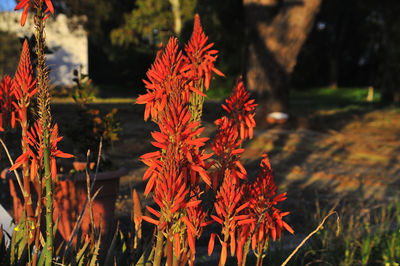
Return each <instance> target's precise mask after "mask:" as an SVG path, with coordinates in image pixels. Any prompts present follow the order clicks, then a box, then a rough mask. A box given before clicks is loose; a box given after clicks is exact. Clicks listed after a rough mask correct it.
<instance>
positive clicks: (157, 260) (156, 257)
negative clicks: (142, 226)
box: [153, 228, 164, 266]
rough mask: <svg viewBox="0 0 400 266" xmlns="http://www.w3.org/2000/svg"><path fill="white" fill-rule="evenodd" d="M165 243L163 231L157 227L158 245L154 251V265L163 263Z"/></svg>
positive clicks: (157, 265)
mask: <svg viewBox="0 0 400 266" xmlns="http://www.w3.org/2000/svg"><path fill="white" fill-rule="evenodd" d="M163 244H164V235H163V232H162V231H161V230H160V229H159V228H157V242H156V247H155V252H154V262H153V265H154V266H159V265H161V259H162V254H163V246H164V245H163Z"/></svg>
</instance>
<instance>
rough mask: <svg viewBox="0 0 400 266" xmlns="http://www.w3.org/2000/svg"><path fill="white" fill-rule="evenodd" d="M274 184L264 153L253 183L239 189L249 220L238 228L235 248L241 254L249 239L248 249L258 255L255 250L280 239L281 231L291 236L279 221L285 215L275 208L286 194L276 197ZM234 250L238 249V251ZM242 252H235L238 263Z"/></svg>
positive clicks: (281, 221) (283, 223)
mask: <svg viewBox="0 0 400 266" xmlns="http://www.w3.org/2000/svg"><path fill="white" fill-rule="evenodd" d="M276 189H277V186H276V184H275V181H274V178H273V174H272V169H271V165H270V163H269V159H268V156H267V154H264V155H263V159H262V160H261V163H260V171H259V173H258V175H257V179H256V180H255V181H254V183H251V184H250V183H246V184H245V185H244V186H243V200H244V202H246V203H248V204H249V205H248V208H246V213H247V214H248V215H249V217H251V218H252V219H253V221H252V223H249V224H246V225H244V226H243V227H242V228H240V235H241V237H240V238H239V239H238V248H239V249H240V250H241V251H242V248H243V246H244V245H245V242H246V240H247V239H248V238H249V237H251V247H252V249H253V251H254V252H258V251H259V250H257V249H258V248H259V247H260V249H261V247H263V246H264V243H265V242H268V239H269V237H271V238H272V240H273V241H275V240H276V238H278V239H280V237H281V233H282V230H283V229H286V230H287V231H288V232H290V233H292V234H293V233H294V231H293V229H292V228H291V227H290V226H289V225H288V224H287V223H286V222H285V221H283V219H282V218H283V217H284V216H286V215H288V214H289V212H282V211H280V210H279V209H278V208H276V205H277V204H278V203H279V202H281V201H284V200H286V193H282V194H279V195H276ZM239 249H238V250H239ZM242 255H243V254H242V253H238V254H237V257H238V261H239V262H240V261H241V260H242Z"/></svg>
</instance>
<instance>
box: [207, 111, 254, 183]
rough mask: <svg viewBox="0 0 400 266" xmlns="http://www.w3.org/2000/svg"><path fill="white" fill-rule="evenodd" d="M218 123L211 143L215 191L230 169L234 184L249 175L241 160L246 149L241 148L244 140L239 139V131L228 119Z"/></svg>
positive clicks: (219, 120)
mask: <svg viewBox="0 0 400 266" xmlns="http://www.w3.org/2000/svg"><path fill="white" fill-rule="evenodd" d="M216 123H217V125H218V131H217V135H216V136H215V138H214V140H213V142H212V143H211V148H212V150H213V151H214V154H215V156H214V160H213V162H212V164H213V165H214V167H215V169H216V170H215V171H214V172H213V174H212V176H213V180H212V181H213V184H212V186H213V189H214V190H217V189H218V186H219V185H220V184H221V182H222V181H223V179H224V176H225V174H226V170H227V169H229V171H230V176H231V177H232V178H233V179H234V183H238V182H239V179H246V175H247V172H246V169H245V168H244V167H243V165H242V163H241V162H240V160H239V156H240V154H241V153H243V151H244V149H242V148H241V144H242V140H241V139H239V137H238V132H237V130H236V129H235V127H234V126H232V123H231V122H230V121H229V120H228V118H227V117H222V118H220V119H218V120H217V121H216Z"/></svg>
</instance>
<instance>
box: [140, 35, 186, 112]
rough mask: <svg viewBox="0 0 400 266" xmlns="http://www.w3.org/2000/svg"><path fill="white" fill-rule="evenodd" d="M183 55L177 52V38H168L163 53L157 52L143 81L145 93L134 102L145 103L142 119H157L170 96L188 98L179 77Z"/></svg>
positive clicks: (182, 81)
mask: <svg viewBox="0 0 400 266" xmlns="http://www.w3.org/2000/svg"><path fill="white" fill-rule="evenodd" d="M183 65H184V56H183V55H182V52H178V40H177V39H176V38H170V40H169V41H168V44H167V46H166V48H165V50H164V52H163V53H159V54H158V55H157V57H156V59H155V62H154V63H153V65H152V66H151V68H150V69H149V70H148V71H147V74H146V75H147V78H148V80H143V82H144V83H145V86H146V89H147V94H144V95H140V96H139V97H138V98H137V100H136V103H137V104H146V108H145V116H144V119H145V120H147V119H148V118H149V117H151V118H152V119H157V117H158V114H159V113H160V112H162V111H163V110H164V109H165V107H166V104H167V101H168V98H170V97H178V96H179V97H182V98H184V99H187V100H186V102H187V101H188V99H189V94H188V93H189V91H188V90H187V88H186V81H184V80H183V79H182V78H181V74H180V72H181V68H182V67H183Z"/></svg>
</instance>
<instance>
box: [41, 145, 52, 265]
mask: <svg viewBox="0 0 400 266" xmlns="http://www.w3.org/2000/svg"><path fill="white" fill-rule="evenodd" d="M45 142H46V141H45ZM47 142H48V138H47ZM43 161H44V178H45V180H46V247H47V250H45V252H46V253H45V254H46V261H45V265H46V266H50V265H51V263H52V260H53V192H52V186H53V184H52V180H51V170H50V150H49V148H48V147H46V146H45V149H44V152H43Z"/></svg>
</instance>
